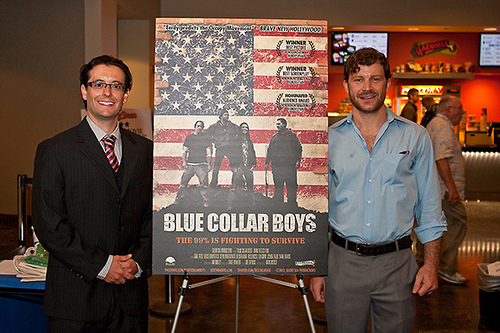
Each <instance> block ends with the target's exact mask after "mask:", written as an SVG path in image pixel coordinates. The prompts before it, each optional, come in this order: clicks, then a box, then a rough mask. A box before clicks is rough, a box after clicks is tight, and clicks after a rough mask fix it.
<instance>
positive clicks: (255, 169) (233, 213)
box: [153, 18, 328, 275]
mask: <svg viewBox="0 0 500 333" xmlns="http://www.w3.org/2000/svg"><path fill="white" fill-rule="evenodd" d="M327 33H328V32H327V25H326V22H325V21H297V20H290V21H287V20H263V21H259V20H247V19H235V20H232V19H186V18H185V19H173V18H159V19H157V21H156V65H155V112H154V170H153V179H154V190H153V206H154V207H153V208H154V211H153V273H154V274H184V273H185V272H186V273H188V274H201V275H211V274H215V275H217V274H238V275H240V274H241V275H244V274H326V262H327V246H328V221H327V215H328V213H327V211H328V181H327V171H326V169H327V164H328V162H327V159H326V154H327V151H328V118H327V110H328V100H327V96H328V89H327V82H328V60H327V59H328V51H327V50H328V48H327V44H328V39H327V37H328V35H327Z"/></svg>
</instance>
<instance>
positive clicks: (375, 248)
mask: <svg viewBox="0 0 500 333" xmlns="http://www.w3.org/2000/svg"><path fill="white" fill-rule="evenodd" d="M332 241H333V242H334V243H335V244H337V245H338V246H341V247H343V248H345V249H347V250H351V251H354V252H356V254H357V255H358V256H378V255H381V254H386V253H391V252H394V251H399V250H403V249H407V248H409V247H410V246H411V244H412V241H411V238H410V236H405V237H403V238H401V239H398V240H397V241H394V242H390V243H383V244H366V243H355V242H351V241H349V240H347V239H345V238H343V237H341V236H339V235H337V233H336V232H335V231H333V232H332Z"/></svg>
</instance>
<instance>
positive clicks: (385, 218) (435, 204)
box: [310, 48, 446, 333]
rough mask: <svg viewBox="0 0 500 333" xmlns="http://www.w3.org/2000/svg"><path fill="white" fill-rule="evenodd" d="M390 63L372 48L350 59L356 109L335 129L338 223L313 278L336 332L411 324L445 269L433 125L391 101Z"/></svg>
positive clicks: (347, 74) (332, 203)
mask: <svg viewBox="0 0 500 333" xmlns="http://www.w3.org/2000/svg"><path fill="white" fill-rule="evenodd" d="M390 78H391V70H390V67H389V62H388V60H387V58H386V57H385V56H384V54H382V53H380V52H378V51H376V50H375V49H373V48H363V49H360V50H358V51H356V52H354V53H353V54H352V55H351V56H350V57H349V59H348V60H347V61H346V63H345V65H344V88H345V90H346V92H347V93H348V95H349V98H350V99H351V102H352V104H353V109H352V111H351V113H350V114H349V115H348V116H347V117H346V118H344V119H343V120H341V121H339V122H337V123H335V124H333V125H332V126H330V128H329V133H328V159H329V166H328V168H329V209H328V220H329V224H330V227H331V229H332V233H331V240H332V243H331V244H330V246H329V256H328V276H326V277H321V276H316V277H312V278H311V283H310V289H311V292H312V294H313V296H314V298H315V300H316V301H318V302H324V303H325V312H326V318H327V323H328V331H329V332H330V333H331V332H337V333H339V332H340V333H346V332H357V333H359V332H366V331H367V329H368V323H369V318H370V316H371V323H372V332H373V333H386V332H407V333H410V332H412V326H413V320H414V317H415V302H414V296H413V294H418V295H420V296H424V295H426V294H430V293H432V292H433V291H434V290H435V289H436V288H437V287H438V278H437V268H438V263H439V248H440V242H441V236H442V234H443V232H444V231H445V230H446V222H445V220H444V216H443V214H442V212H441V203H440V200H439V194H440V193H439V183H438V173H437V170H436V165H435V163H434V159H433V156H432V144H431V140H430V138H429V135H428V133H427V132H426V131H425V129H424V128H423V127H422V126H420V125H417V124H415V123H414V122H411V121H408V120H407V119H404V118H402V117H400V116H397V115H396V114H395V113H394V112H392V111H391V110H390V109H388V108H387V107H385V106H384V99H385V96H386V94H387V91H388V90H389V86H390ZM414 216H416V218H417V221H418V227H416V228H415V231H416V233H417V236H418V237H419V239H420V240H421V241H422V242H423V243H424V247H425V263H424V265H423V266H422V267H421V268H420V269H418V266H417V263H416V261H415V257H414V256H413V253H412V250H411V244H412V241H411V238H410V233H411V231H412V227H413V223H414Z"/></svg>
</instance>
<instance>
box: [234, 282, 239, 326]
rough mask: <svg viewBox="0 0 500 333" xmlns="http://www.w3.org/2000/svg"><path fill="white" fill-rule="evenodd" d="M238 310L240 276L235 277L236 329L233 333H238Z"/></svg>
mask: <svg viewBox="0 0 500 333" xmlns="http://www.w3.org/2000/svg"><path fill="white" fill-rule="evenodd" d="M239 308H240V276H239V275H236V320H235V321H236V328H235V333H238V318H239Z"/></svg>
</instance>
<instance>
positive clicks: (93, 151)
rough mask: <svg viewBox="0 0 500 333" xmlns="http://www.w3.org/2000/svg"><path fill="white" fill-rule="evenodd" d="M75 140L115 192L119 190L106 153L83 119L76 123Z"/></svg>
mask: <svg viewBox="0 0 500 333" xmlns="http://www.w3.org/2000/svg"><path fill="white" fill-rule="evenodd" d="M76 140H77V142H78V143H79V144H80V151H81V152H82V153H83V154H84V155H85V156H87V157H88V159H89V160H90V161H91V162H92V163H93V164H94V166H95V167H96V168H97V169H98V170H99V171H100V172H101V173H102V175H103V176H104V178H106V180H107V181H108V182H109V183H110V185H111V186H113V188H114V189H115V190H116V191H117V192H120V189H119V188H118V184H117V182H116V178H115V175H114V172H113V169H112V168H111V166H110V164H109V162H108V159H107V158H106V154H105V153H104V151H103V150H102V147H101V144H100V143H99V142H98V141H97V139H96V137H95V134H94V132H92V129H91V128H90V126H89V124H88V123H87V120H85V119H84V120H82V122H81V123H80V125H78V134H77V138H76Z"/></svg>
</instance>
